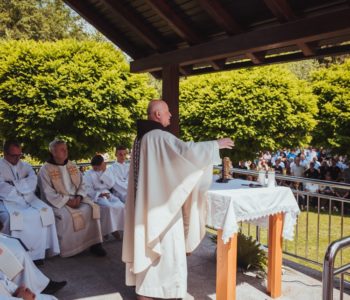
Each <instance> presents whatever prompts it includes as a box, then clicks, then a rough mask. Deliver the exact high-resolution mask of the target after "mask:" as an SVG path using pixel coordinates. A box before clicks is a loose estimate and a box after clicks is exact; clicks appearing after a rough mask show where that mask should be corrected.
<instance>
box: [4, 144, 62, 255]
mask: <svg viewBox="0 0 350 300" xmlns="http://www.w3.org/2000/svg"><path fill="white" fill-rule="evenodd" d="M3 150H4V158H3V159H1V160H0V221H1V222H2V223H3V224H4V228H3V230H2V232H4V233H6V234H9V235H12V236H14V237H17V238H20V239H21V241H22V242H23V243H24V244H25V245H26V247H27V248H28V250H29V255H30V256H31V258H32V259H33V260H42V259H43V258H45V254H46V251H47V254H48V255H49V256H52V255H57V254H59V252H60V248H59V244H58V239H57V232H56V227H55V218H54V215H53V212H52V208H51V207H50V206H48V205H47V204H46V203H44V202H43V201H41V200H40V199H39V198H38V197H36V195H35V193H34V192H35V189H36V187H37V176H36V174H35V172H34V170H33V168H32V167H31V166H30V165H29V164H27V163H26V162H23V161H22V160H21V156H22V147H21V145H20V144H19V143H18V142H16V141H6V142H5V143H4V148H3Z"/></svg>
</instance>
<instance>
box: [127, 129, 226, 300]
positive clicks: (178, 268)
mask: <svg viewBox="0 0 350 300" xmlns="http://www.w3.org/2000/svg"><path fill="white" fill-rule="evenodd" d="M220 162H221V160H220V157H219V151H218V143H217V142H216V141H210V142H201V143H192V142H189V143H185V142H183V141H181V140H179V139H177V138H176V137H175V136H174V135H172V134H170V133H168V132H165V131H162V130H158V129H157V130H152V131H150V132H149V133H147V134H145V135H144V137H143V138H142V140H141V149H140V167H139V176H138V186H137V193H136V195H134V170H133V162H131V166H130V173H129V185H128V197H127V201H126V222H125V230H124V241H123V255H122V259H123V261H124V262H125V263H126V284H127V285H136V291H139V293H140V294H142V293H147V296H149V297H157V298H183V297H184V296H185V292H186V288H187V287H186V277H187V267H186V252H192V251H193V250H194V249H195V248H196V247H197V246H198V244H199V243H200V241H201V239H202V238H203V237H204V235H205V208H206V197H205V193H206V191H207V189H208V188H209V186H210V183H211V174H212V165H213V164H217V163H220ZM181 223H182V224H181ZM178 226H179V227H178ZM180 227H181V228H180ZM182 228H183V229H182ZM175 253H176V254H175ZM174 274H177V276H178V277H177V278H176V279H175V277H174V276H175V275H174ZM172 280H175V284H170V282H171V281H172Z"/></svg>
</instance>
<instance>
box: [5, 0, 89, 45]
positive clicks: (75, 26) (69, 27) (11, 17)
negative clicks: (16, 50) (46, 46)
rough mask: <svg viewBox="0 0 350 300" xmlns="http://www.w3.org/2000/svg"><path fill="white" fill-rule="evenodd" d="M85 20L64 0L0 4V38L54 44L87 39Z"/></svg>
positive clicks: (13, 0)
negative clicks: (67, 40)
mask: <svg viewBox="0 0 350 300" xmlns="http://www.w3.org/2000/svg"><path fill="white" fill-rule="evenodd" d="M85 24H86V23H85V21H83V19H81V18H80V16H79V15H77V14H76V13H74V12H73V11H72V10H71V9H70V8H69V7H68V6H66V5H65V4H64V2H63V1H62V0H25V1H24V0H2V1H0V38H3V39H15V40H20V39H32V40H36V41H39V40H42V41H55V40H60V39H64V38H76V39H80V40H81V39H85V38H87V37H88V33H87V32H86V30H85V29H84V28H85Z"/></svg>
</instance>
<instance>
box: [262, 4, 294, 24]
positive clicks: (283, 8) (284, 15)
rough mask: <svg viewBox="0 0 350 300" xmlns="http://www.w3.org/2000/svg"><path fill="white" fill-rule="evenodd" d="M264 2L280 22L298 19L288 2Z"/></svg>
mask: <svg viewBox="0 0 350 300" xmlns="http://www.w3.org/2000/svg"><path fill="white" fill-rule="evenodd" d="M264 2H265V4H266V6H267V7H268V8H269V9H270V11H271V12H272V13H273V15H274V16H275V17H276V18H277V20H278V21H279V22H286V21H292V20H295V19H296V15H295V13H294V11H293V9H292V8H291V7H290V5H289V3H288V1H287V0H264Z"/></svg>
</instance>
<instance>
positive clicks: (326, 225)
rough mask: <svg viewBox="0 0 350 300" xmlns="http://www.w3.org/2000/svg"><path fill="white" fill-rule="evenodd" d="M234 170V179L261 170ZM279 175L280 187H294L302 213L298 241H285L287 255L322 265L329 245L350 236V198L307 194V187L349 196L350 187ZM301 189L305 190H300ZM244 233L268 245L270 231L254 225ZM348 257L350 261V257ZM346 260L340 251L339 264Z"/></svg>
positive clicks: (277, 179)
mask: <svg viewBox="0 0 350 300" xmlns="http://www.w3.org/2000/svg"><path fill="white" fill-rule="evenodd" d="M231 171H232V172H233V176H238V177H242V176H247V175H250V176H253V177H255V178H257V177H258V172H257V171H252V170H244V169H236V168H234V169H232V170H231ZM275 176H276V181H277V184H278V185H285V186H290V187H291V189H292V192H293V193H294V195H295V198H296V201H297V202H298V205H299V207H300V209H301V210H302V211H301V214H300V215H299V216H298V219H297V224H296V227H295V236H294V241H293V242H290V241H284V246H283V253H284V254H287V255H289V256H292V257H294V258H297V259H301V260H304V261H306V262H310V263H313V264H316V265H318V266H322V264H323V261H322V259H323V257H324V253H325V252H326V250H327V247H328V245H329V244H330V243H331V242H332V241H334V240H337V239H341V238H344V237H345V236H349V235H350V199H346V198H342V197H338V196H336V195H329V194H325V193H322V192H320V191H319V189H318V190H317V191H315V192H312V191H307V190H305V186H307V185H308V184H312V185H317V186H318V187H328V188H331V189H333V190H337V191H342V192H343V193H346V192H348V191H349V192H350V185H349V184H345V183H338V182H334V181H324V180H317V179H309V178H304V177H295V176H288V175H280V174H276V175H275ZM297 186H298V187H299V189H298V187H297ZM301 186H304V188H303V189H300V187H301ZM252 227H253V228H252ZM242 230H243V232H244V233H245V234H248V235H251V236H255V238H256V239H257V240H258V241H259V242H260V243H262V244H264V245H267V236H268V235H267V230H265V229H262V228H260V227H256V226H255V225H251V224H242ZM264 231H266V232H264ZM265 233H266V234H265ZM345 258H346V259H347V260H348V262H350V256H346V257H345ZM343 259H344V257H343V251H340V257H339V259H338V260H337V263H340V264H343Z"/></svg>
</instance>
